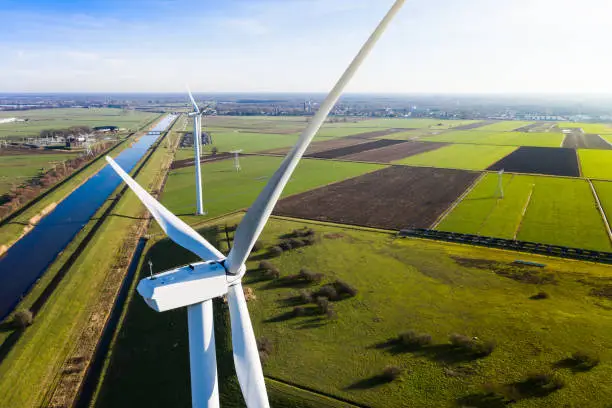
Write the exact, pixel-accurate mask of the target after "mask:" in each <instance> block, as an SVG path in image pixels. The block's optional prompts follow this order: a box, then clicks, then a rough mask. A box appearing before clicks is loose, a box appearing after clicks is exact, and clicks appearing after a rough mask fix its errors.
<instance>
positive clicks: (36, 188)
mask: <svg viewBox="0 0 612 408" xmlns="http://www.w3.org/2000/svg"><path fill="white" fill-rule="evenodd" d="M112 144H113V143H112V142H109V143H101V144H96V145H95V146H92V149H94V150H95V152H94V157H95V156H96V155H97V154H98V153H99V152H102V151H104V150H106V149H108V148H109V147H110V146H111V145H112ZM92 159H93V157H86V156H78V157H75V158H73V159H70V160H66V161H65V162H64V165H61V166H60V165H58V166H56V168H54V169H51V170H49V171H47V172H45V173H44V174H42V175H40V176H38V177H34V178H32V179H30V180H28V181H27V182H26V183H24V184H22V185H20V186H16V187H14V188H12V189H11V190H10V191H9V192H8V193H5V194H4V195H2V196H1V197H0V203H2V205H0V219H2V218H5V217H6V216H8V215H9V214H11V213H12V212H14V211H16V210H17V209H19V208H21V207H22V206H23V205H24V204H26V203H28V202H29V201H31V200H32V199H34V198H35V197H36V196H38V195H39V194H40V193H41V192H42V191H43V190H46V189H47V188H49V187H51V186H53V185H54V184H56V183H58V182H59V181H61V180H63V179H65V178H67V177H68V176H70V175H71V174H73V173H74V172H76V171H77V170H78V169H80V168H81V167H83V166H84V165H85V164H86V163H88V162H89V161H91V160H92Z"/></svg>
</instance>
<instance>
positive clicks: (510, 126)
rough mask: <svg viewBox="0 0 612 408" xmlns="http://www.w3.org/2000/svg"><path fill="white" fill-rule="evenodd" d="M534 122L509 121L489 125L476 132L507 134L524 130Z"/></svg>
mask: <svg viewBox="0 0 612 408" xmlns="http://www.w3.org/2000/svg"><path fill="white" fill-rule="evenodd" d="M533 124H534V122H524V121H520V120H511V121H503V122H497V123H491V124H490V125H485V126H482V127H479V128H478V130H481V131H494V132H509V131H512V130H516V129H520V128H524V127H526V126H531V125H533Z"/></svg>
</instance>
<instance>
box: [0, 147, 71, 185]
mask: <svg viewBox="0 0 612 408" xmlns="http://www.w3.org/2000/svg"><path fill="white" fill-rule="evenodd" d="M74 157H76V155H75V154H74V153H64V154H24V155H14V156H10V155H1V154H0V195H2V194H4V193H7V192H8V191H9V190H10V189H11V187H12V186H13V185H16V186H19V185H21V184H23V183H25V182H26V181H28V180H29V179H31V178H33V177H36V176H38V175H40V174H42V173H44V172H46V171H47V170H49V169H51V168H53V166H54V165H55V164H57V163H55V164H54V163H53V162H61V161H64V160H69V159H72V158H74Z"/></svg>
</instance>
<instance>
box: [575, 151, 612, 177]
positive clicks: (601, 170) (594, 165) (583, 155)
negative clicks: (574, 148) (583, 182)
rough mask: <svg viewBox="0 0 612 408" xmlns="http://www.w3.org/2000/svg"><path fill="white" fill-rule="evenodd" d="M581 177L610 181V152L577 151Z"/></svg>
mask: <svg viewBox="0 0 612 408" xmlns="http://www.w3.org/2000/svg"><path fill="white" fill-rule="evenodd" d="M578 158H579V159H580V167H581V169H582V176H583V177H586V178H594V179H604V180H612V150H595V149H578Z"/></svg>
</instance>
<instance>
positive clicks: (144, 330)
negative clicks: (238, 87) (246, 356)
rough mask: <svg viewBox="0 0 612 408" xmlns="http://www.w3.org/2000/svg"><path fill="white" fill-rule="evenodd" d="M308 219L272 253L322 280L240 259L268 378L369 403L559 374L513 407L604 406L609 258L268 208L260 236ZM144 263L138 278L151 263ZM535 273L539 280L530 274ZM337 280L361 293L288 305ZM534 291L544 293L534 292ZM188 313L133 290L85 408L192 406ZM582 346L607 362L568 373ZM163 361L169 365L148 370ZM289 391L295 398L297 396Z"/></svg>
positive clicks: (305, 403) (223, 388) (231, 394)
mask: <svg viewBox="0 0 612 408" xmlns="http://www.w3.org/2000/svg"><path fill="white" fill-rule="evenodd" d="M237 221H238V218H235V217H234V218H231V219H228V220H227V221H226V220H221V221H220V222H221V225H223V223H225V222H227V223H230V224H233V223H235V222H237ZM303 226H308V227H309V228H313V229H314V230H315V231H316V236H317V239H318V242H317V243H316V244H315V245H314V246H310V247H305V248H301V249H298V250H291V251H287V252H285V253H283V254H282V255H281V256H280V257H279V258H275V259H272V260H271V262H272V263H273V264H274V265H275V266H277V267H278V268H279V270H280V272H281V276H289V275H291V274H295V273H297V272H298V271H299V270H300V269H301V268H309V269H311V270H313V271H316V272H320V273H322V274H324V277H323V281H322V282H321V283H318V284H307V283H286V281H285V283H283V284H279V283H278V282H276V281H268V280H262V276H261V272H260V271H258V270H257V262H258V261H256V260H252V261H250V262H249V263H248V267H249V272H248V273H247V275H246V277H245V278H244V282H245V284H246V285H247V286H249V287H251V288H252V289H253V290H254V294H255V296H256V299H255V300H252V301H250V302H249V311H250V314H251V316H252V320H253V324H254V329H255V333H256V336H257V337H258V338H261V337H265V338H267V339H268V340H269V341H270V342H271V344H272V351H271V353H270V354H269V357H268V358H267V359H266V362H265V363H264V374H265V375H266V376H268V377H269V378H274V379H276V380H280V381H281V382H287V383H291V384H297V385H299V386H301V387H306V388H308V389H312V390H315V391H317V392H320V393H324V394H325V395H328V396H331V397H334V396H335V397H340V398H343V399H346V400H349V401H354V402H355V403H356V404H360V405H366V406H373V407H374V406H376V407H443V406H444V407H446V406H448V407H451V406H478V407H498V406H499V407H501V406H505V405H506V404H505V403H504V398H503V397H502V396H501V395H498V394H493V395H490V394H489V390H491V389H492V388H493V387H495V389H505V388H508V389H513V388H512V387H519V386H518V385H516V384H521V383H522V382H523V381H524V380H525V378H526V377H527V376H528V375H530V374H531V373H534V372H554V373H555V375H556V376H558V377H559V378H560V379H561V380H562V381H563V384H564V387H563V388H561V389H560V390H551V391H550V392H546V393H544V394H543V395H540V396H538V397H536V396H534V395H531V394H529V393H528V392H525V394H521V395H519V397H520V400H519V402H518V403H516V404H515V406H517V407H525V408H526V407H541V406H584V403H585V401H588V402H589V403H588V406H589V407H602V408H603V407H607V406H608V404H609V401H610V400H611V399H612V387H610V385H609V381H608V378H609V377H610V376H611V375H612V364H611V363H610V358H611V357H612V351H611V349H610V348H609V347H607V344H609V338H610V336H612V317H611V316H610V313H609V311H608V310H607V309H608V308H609V307H610V306H612V303H610V300H606V299H604V298H598V297H596V296H593V292H592V291H593V287H595V286H596V285H599V284H602V285H605V284H607V285H609V283H607V282H609V279H610V278H609V270H608V267H606V266H600V265H595V264H590V263H582V262H576V261H567V260H559V259H554V258H545V257H539V256H535V255H528V254H521V255H520V257H521V259H524V260H530V261H535V262H540V263H544V264H546V267H545V268H544V269H542V270H538V271H537V272H532V271H531V272H530V270H529V269H527V267H519V266H513V264H512V262H513V261H514V260H515V259H517V254H516V253H514V252H506V251H500V250H490V249H484V248H474V247H469V246H461V245H454V244H444V243H438V242H433V241H424V240H418V239H405V240H402V239H398V238H396V237H395V236H393V235H389V234H384V233H376V232H367V231H363V230H357V229H354V228H343V227H341V226H331V225H320V224H303V223H301V222H293V221H287V220H280V219H276V218H273V219H271V220H270V222H269V224H268V225H267V226H266V229H265V231H264V235H263V236H262V239H261V241H262V243H264V244H265V245H274V244H275V243H276V242H278V240H279V237H280V236H281V235H283V234H286V233H288V232H291V231H292V230H293V229H296V228H301V227H303ZM203 232H204V233H205V235H206V236H207V237H208V238H209V239H210V240H211V241H213V242H219V241H220V240H221V239H222V237H223V234H218V235H217V234H216V233H215V232H214V230H213V229H210V228H208V229H205V230H203ZM219 232H222V231H219ZM258 257H261V254H259V253H257V254H256V255H255V256H254V258H255V259H257V258H258ZM144 258H146V259H152V260H153V263H154V265H157V269H159V270H163V269H165V268H170V267H172V266H174V265H177V264H185V263H188V262H191V261H193V260H194V259H193V255H191V254H189V253H187V252H186V251H184V250H182V249H180V248H178V247H176V246H175V245H173V244H171V243H169V242H168V241H167V240H162V241H159V242H155V243H153V242H152V243H151V246H149V249H148V251H147V253H146V255H145V257H144ZM143 266H144V267H141V269H140V272H139V274H140V276H141V277H143V276H146V275H147V274H148V270H147V266H146V265H143ZM533 273H535V276H537V277H538V279H539V280H535V281H532V280H530V279H527V278H526V277H527V276H530V277H532V278H533V276H534V275H533ZM336 279H342V280H344V281H346V282H348V283H349V284H350V285H352V286H353V287H355V288H356V289H357V291H358V292H357V295H356V296H355V297H353V298H348V299H344V300H341V301H335V302H332V304H333V310H334V311H335V313H336V315H335V317H333V318H328V317H326V316H324V315H320V314H318V313H317V312H316V307H314V306H312V305H304V307H305V308H306V310H308V311H309V312H308V313H306V314H305V315H304V316H301V317H294V316H293V313H292V310H293V308H294V307H295V306H296V305H300V300H299V296H298V293H299V291H300V290H308V291H316V290H317V288H319V287H320V286H321V285H323V284H325V283H327V282H332V281H334V280H336ZM289 282H291V280H289ZM536 282H537V283H536ZM541 291H545V292H546V293H547V294H548V298H547V299H543V300H533V299H532V297H533V296H534V295H535V294H536V293H538V292H541ZM215 310H216V311H215V317H216V318H215V324H216V328H217V333H216V340H217V358H218V361H219V366H220V369H219V386H220V393H221V404H222V405H223V404H225V406H243V402H242V398H241V396H240V392H239V388H238V387H237V384H236V379H235V376H234V372H233V369H232V365H233V362H232V356H231V353H230V349H229V347H228V341H229V334H228V330H229V328H228V326H229V325H228V323H227V322H228V320H227V318H228V316H227V309H226V307H225V306H224V305H223V303H222V302H217V303H216V309H215ZM526 317H528V318H526ZM186 322H187V318H186V311H185V310H177V311H172V312H165V313H161V314H160V313H155V312H154V311H152V310H150V309H149V308H148V307H147V306H146V305H145V304H144V302H143V301H142V299H140V297H139V296H137V295H135V296H134V297H133V298H132V299H131V301H130V302H129V305H128V309H127V312H126V315H125V318H124V319H123V321H122V326H121V328H120V330H119V332H118V334H117V336H116V338H115V343H114V347H113V353H112V354H111V355H110V356H109V359H108V361H107V365H106V370H105V375H104V379H103V381H102V383H101V385H100V388H99V390H98V394H97V399H96V402H95V403H94V404H93V406H95V407H98V408H104V407H131V406H135V405H140V406H174V407H187V406H189V403H190V394H189V369H188V358H187V356H188V354H187V350H188V344H187V327H186ZM408 330H414V331H416V332H419V333H426V334H429V335H430V336H431V344H429V345H427V346H424V347H420V348H419V347H417V348H408V347H403V346H401V345H399V344H398V343H396V342H394V339H396V338H397V336H398V335H399V334H400V333H402V332H405V331H408ZM452 333H459V334H464V335H467V336H470V337H472V336H475V337H477V338H478V339H481V340H483V341H490V342H493V343H494V344H495V346H494V350H493V352H492V353H491V354H490V355H488V356H481V357H474V356H466V355H463V354H461V353H460V352H457V350H456V349H453V348H452V347H451V346H450V344H449V335H450V334H452ZM576 351H584V352H588V353H591V354H592V355H595V356H597V357H598V358H599V359H600V360H601V362H600V363H599V365H598V366H596V367H595V368H593V369H591V370H586V371H584V372H578V371H573V370H572V369H571V367H568V366H567V365H564V361H566V359H567V358H568V356H570V355H571V354H572V353H574V352H576ZM389 365H393V366H397V367H399V368H401V369H402V374H401V375H400V377H399V378H398V379H396V380H395V381H386V380H384V379H383V378H382V377H381V373H382V371H383V369H384V368H385V367H386V366H389ZM159 366H162V367H164V370H157V371H156V369H155V367H159ZM153 372H155V375H151V373H153ZM517 389H519V388H517ZM168 390H171V392H170V391H168ZM293 390H294V393H293V394H292V395H291V396H295V395H296V394H298V395H299V392H300V391H299V390H298V389H296V388H294V389H293ZM268 391H269V393H270V397H271V400H272V401H273V406H275V407H283V408H284V407H296V406H300V407H329V406H337V405H331V404H330V401H329V400H324V399H321V400H319V401H317V400H316V399H314V398H313V399H306V398H304V399H302V402H301V404H300V403H298V401H300V400H301V399H298V400H297V401H294V400H289V401H288V400H287V399H286V398H285V397H286V395H285V394H283V393H282V390H280V391H279V389H278V387H276V386H270V383H268ZM311 397H312V396H311ZM493 402H495V403H496V404H497V405H490V404H491V403H493ZM476 404H478V405H476ZM487 404H489V405H487Z"/></svg>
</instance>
